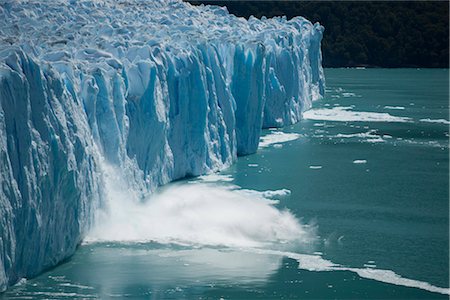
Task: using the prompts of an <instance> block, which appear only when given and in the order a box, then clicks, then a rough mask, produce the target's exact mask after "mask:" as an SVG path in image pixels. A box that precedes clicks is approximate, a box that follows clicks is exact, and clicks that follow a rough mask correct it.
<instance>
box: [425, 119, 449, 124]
mask: <svg viewBox="0 0 450 300" xmlns="http://www.w3.org/2000/svg"><path fill="white" fill-rule="evenodd" d="M420 122H426V123H440V124H446V125H449V124H450V121H448V120H445V119H429V118H428V119H420Z"/></svg>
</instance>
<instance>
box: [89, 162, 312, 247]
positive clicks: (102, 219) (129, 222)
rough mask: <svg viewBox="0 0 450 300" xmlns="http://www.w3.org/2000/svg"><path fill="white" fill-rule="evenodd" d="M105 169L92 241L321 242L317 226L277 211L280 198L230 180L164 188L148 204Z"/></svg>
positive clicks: (273, 244) (279, 244)
mask: <svg viewBox="0 0 450 300" xmlns="http://www.w3.org/2000/svg"><path fill="white" fill-rule="evenodd" d="M104 169H105V172H104V174H105V185H106V191H107V193H108V194H107V198H108V203H107V207H106V209H105V210H104V211H102V212H100V214H99V216H98V217H97V225H96V226H95V228H94V229H93V230H92V232H91V233H90V234H89V236H88V238H87V241H88V242H89V241H90V242H92V241H114V242H149V241H154V242H158V243H176V244H182V245H193V246H202V245H207V246H226V247H256V248H267V247H270V248H271V249H274V248H276V249H280V248H283V249H286V248H290V249H292V247H294V246H295V247H299V246H301V245H303V246H305V245H308V244H311V243H313V242H314V240H315V238H314V236H315V234H314V227H313V226H309V225H303V224H301V223H300V222H299V220H298V219H297V218H296V217H295V216H294V215H293V214H292V213H290V212H289V211H288V210H279V209H277V208H276V206H275V204H276V203H277V201H275V200H273V199H270V198H269V197H267V198H265V193H256V192H255V193H249V191H248V190H242V189H239V188H237V187H236V186H233V185H230V184H228V186H227V185H223V184H222V185H217V184H214V183H198V182H197V183H181V184H172V185H169V186H166V187H164V188H161V189H160V190H159V191H158V192H156V193H154V194H153V195H152V196H151V197H149V198H148V199H147V200H146V201H144V202H142V201H138V200H137V197H136V196H134V195H136V193H133V191H130V189H129V188H128V187H127V184H126V183H125V182H124V181H123V179H121V176H116V175H117V173H118V172H117V170H114V169H113V168H112V167H109V166H105V168H104ZM272 194H273V192H272V193H270V195H271V196H273V195H272Z"/></svg>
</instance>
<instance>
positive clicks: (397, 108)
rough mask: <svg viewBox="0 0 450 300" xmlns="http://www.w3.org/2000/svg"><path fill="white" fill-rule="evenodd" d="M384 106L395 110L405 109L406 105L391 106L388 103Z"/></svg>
mask: <svg viewBox="0 0 450 300" xmlns="http://www.w3.org/2000/svg"><path fill="white" fill-rule="evenodd" d="M384 108H385V109H393V110H404V109H405V107H403V106H389V105H386V106H385V107H384Z"/></svg>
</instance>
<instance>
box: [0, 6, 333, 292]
mask: <svg viewBox="0 0 450 300" xmlns="http://www.w3.org/2000/svg"><path fill="white" fill-rule="evenodd" d="M322 32H323V27H322V26H320V25H319V24H314V25H313V24H311V23H310V22H309V21H308V20H306V19H304V18H301V17H297V18H294V19H291V20H287V19H286V18H273V19H266V18H262V19H256V18H253V17H251V18H250V19H249V20H245V19H243V18H237V17H235V16H233V15H230V14H229V13H228V12H227V10H226V9H225V8H220V7H215V6H199V7H194V6H191V5H190V4H187V3H184V2H181V1H179V0H168V1H163V0H159V1H145V0H126V1H125V0H124V1H113V0H78V1H77V0H55V1H44V0H29V1H26V0H0V160H1V163H0V181H1V189H0V291H1V290H5V289H6V288H7V286H9V285H11V284H13V283H15V282H17V281H18V280H19V279H20V278H23V277H31V276H35V275H37V274H38V273H39V272H42V271H43V270H44V269H46V268H49V267H51V266H54V265H56V264H57V263H59V262H61V261H62V260H64V259H65V258H67V257H68V256H70V255H71V254H73V252H74V251H75V248H76V246H77V245H78V244H79V243H80V242H81V241H82V239H83V237H84V236H85V234H86V232H87V230H88V229H89V228H90V227H91V225H92V223H93V222H94V215H95V211H96V210H98V209H101V207H102V203H103V199H104V197H105V195H106V193H105V191H104V183H103V176H104V175H103V174H104V173H103V172H104V171H105V170H103V169H102V168H101V165H102V163H107V164H108V165H110V166H112V167H113V168H114V169H116V170H118V171H117V172H119V173H120V176H123V177H125V178H126V181H127V182H128V184H129V185H130V186H132V187H133V190H134V191H138V192H139V193H141V194H142V195H145V194H147V193H151V192H152V191H153V190H154V189H155V188H156V187H158V186H160V185H163V184H165V183H168V182H170V181H172V180H175V179H178V178H183V177H186V176H196V175H200V174H205V173H208V172H213V171H217V170H220V169H223V168H225V167H227V166H229V165H230V164H231V163H233V161H234V160H235V159H236V157H237V156H238V155H245V154H250V153H253V152H255V151H256V150H257V147H258V142H259V137H260V132H261V128H265V127H280V126H285V125H289V124H293V123H295V122H297V121H299V120H300V119H301V115H302V112H303V111H304V110H306V109H308V108H309V107H310V106H311V102H312V101H313V100H315V99H317V98H319V97H321V96H322V95H323V93H324V77H323V70H322V66H321V52H320V42H321V38H322Z"/></svg>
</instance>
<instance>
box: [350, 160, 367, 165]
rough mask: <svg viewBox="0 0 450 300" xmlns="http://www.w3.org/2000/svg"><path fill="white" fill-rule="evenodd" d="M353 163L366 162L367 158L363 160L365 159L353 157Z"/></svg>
mask: <svg viewBox="0 0 450 300" xmlns="http://www.w3.org/2000/svg"><path fill="white" fill-rule="evenodd" d="M353 163H354V164H365V163H367V160H365V159H355V160H354V161H353Z"/></svg>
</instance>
